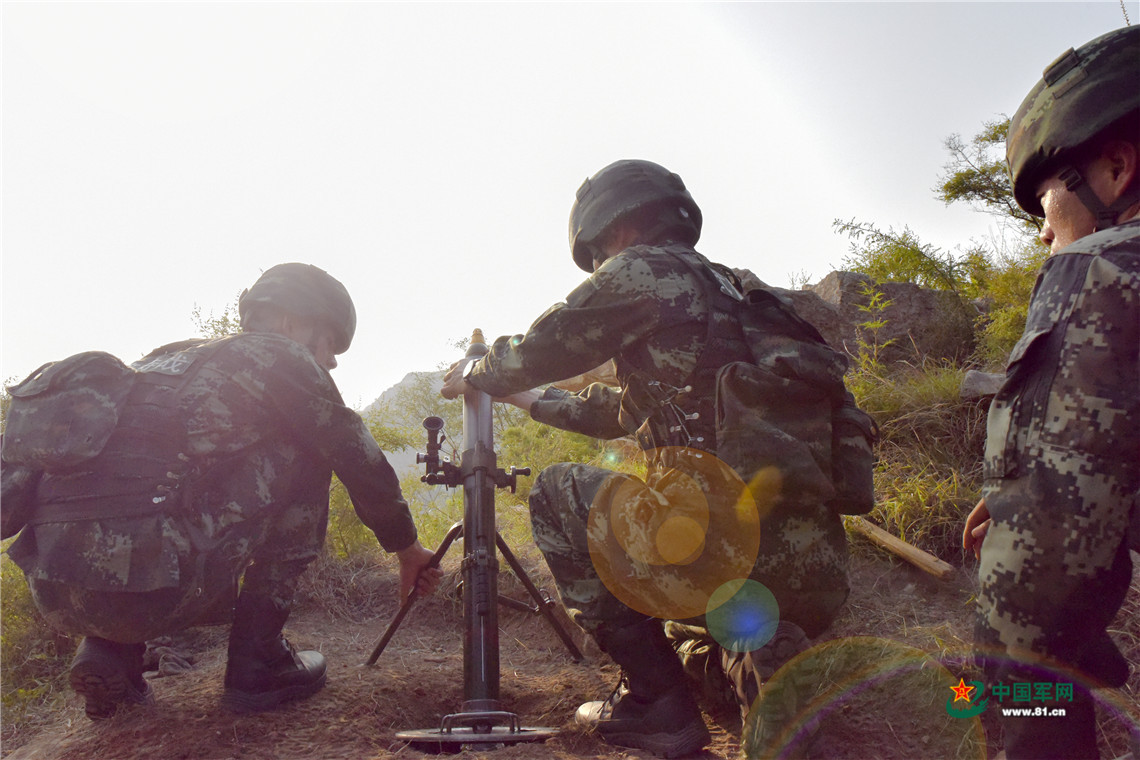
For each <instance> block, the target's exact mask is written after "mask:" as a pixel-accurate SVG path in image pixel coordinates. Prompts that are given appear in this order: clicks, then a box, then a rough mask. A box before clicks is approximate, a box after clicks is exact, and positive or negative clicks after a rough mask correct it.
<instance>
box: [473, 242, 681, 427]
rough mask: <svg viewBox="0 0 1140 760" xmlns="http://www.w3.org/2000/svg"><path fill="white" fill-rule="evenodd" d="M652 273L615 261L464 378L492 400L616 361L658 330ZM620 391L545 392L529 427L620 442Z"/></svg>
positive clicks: (640, 264) (635, 261)
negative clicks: (538, 424)
mask: <svg viewBox="0 0 1140 760" xmlns="http://www.w3.org/2000/svg"><path fill="white" fill-rule="evenodd" d="M659 284H660V283H659V281H658V273H657V272H655V271H653V269H652V267H651V264H650V262H648V261H646V260H645V258H642V257H638V256H631V255H628V254H622V256H619V257H617V258H614V259H610V260H609V261H607V262H606V263H605V264H604V265H603V266H602V267H601V268H599V269H598V271H597V272H595V273H594V274H593V275H592V276H591V277H590V278H589V279H588V280H586V281H585V282H584V283H582V284H581V285H580V286H578V287H577V288H576V289H575V290H574V291H573V292H571V293H570V295H568V296H567V297H566V301H565V302H564V303H560V304H556V305H555V306H553V307H551V308H550V309H548V310H547V311H546V313H545V314H543V315H542V316H541V317H539V318H538V319H537V320H536V321H535V322H534V324H532V325H531V326H530V329H529V330H527V332H526V334H525V335H516V336H513V337H507V336H504V337H501V338H499V339H497V340H496V341H495V342H494V344H493V345H492V346H491V350H490V351H489V352H488V354H487V356H485V357H483V359H481V360H480V361H479V362H478V363H477V364H476V365H475V367H474V369H472V371H471V373H470V374H469V375H468V376H467V381H468V382H469V383H470V384H471V385H473V386H475V387H476V388H478V389H479V390H481V391H484V392H485V393H488V394H490V395H492V396H505V395H508V394H510V393H517V392H519V391H524V390H529V389H531V388H536V387H539V386H541V385H545V384H546V383H551V382H554V381H556V380H565V379H566V378H570V377H574V376H575V375H579V374H582V373H584V372H587V371H588V370H591V369H593V368H594V367H597V366H598V365H600V364H603V363H604V362H607V361H609V360H610V359H612V358H613V357H615V356H617V355H618V354H620V353H621V352H622V351H624V350H626V349H627V348H629V347H630V346H632V345H633V344H635V343H637V342H639V341H641V340H642V339H643V338H644V337H645V336H646V335H648V334H649V333H651V332H652V331H653V330H655V329H657V328H658V326H659V325H660V323H661V317H662V307H661V303H660V298H659V288H658V285H659ZM619 405H620V391H618V390H617V389H610V388H608V387H607V386H600V385H594V386H590V387H588V388H587V389H585V390H584V391H582V392H581V393H577V394H568V393H561V392H558V393H555V392H552V391H547V393H546V395H545V396H544V397H543V399H542V400H541V401H539V402H537V403H536V404H535V408H534V409H533V410H532V412H531V415H532V416H533V417H534V419H536V420H538V421H540V422H545V423H547V424H550V425H554V426H556V427H559V428H564V429H566V430H572V431H574V432H580V433H584V434H586V435H591V436H594V437H600V438H616V437H619V436H621V435H625V434H626V433H627V432H628V431H626V430H624V429H623V428H622V427H621V426H620V425H619V424H618V422H617V414H618V408H619Z"/></svg>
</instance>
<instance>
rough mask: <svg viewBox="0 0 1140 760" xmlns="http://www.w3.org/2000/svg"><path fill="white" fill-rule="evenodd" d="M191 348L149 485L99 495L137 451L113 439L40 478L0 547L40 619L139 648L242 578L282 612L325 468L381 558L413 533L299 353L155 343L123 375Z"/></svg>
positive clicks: (372, 451)
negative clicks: (166, 445) (168, 453)
mask: <svg viewBox="0 0 1140 760" xmlns="http://www.w3.org/2000/svg"><path fill="white" fill-rule="evenodd" d="M206 352H209V353H210V355H209V357H208V358H207V359H205V360H204V361H203V362H202V363H201V364H200V366H195V367H194V369H193V370H191V372H192V377H191V378H190V379H189V381H188V382H187V383H186V384H185V386H184V387H183V388H182V389H181V391H180V396H179V399H178V407H179V411H180V413H181V415H182V419H183V423H184V424H185V438H184V439H183V440H181V441H179V442H178V443H179V444H181V445H180V446H179V449H180V450H179V451H178V452H177V454H176V456H175V457H174V458H173V460H172V461H171V462H170V463H169V465H170V467H171V471H170V472H169V473H167V475H168V478H167V479H166V481H165V482H164V483H160V484H159V487H158V488H156V489H154V490H152V491H146V492H130V491H129V490H127V489H123V490H120V491H118V492H116V491H115V488H116V487H117V483H118V482H119V481H120V480H122V479H123V478H124V477H126V476H129V475H130V472H129V471H130V469H131V467H132V461H133V462H136V463H137V462H138V461H142V459H143V457H142V456H141V454H142V453H143V452H136V454H135V455H134V456H135V457H136V458H135V459H133V460H132V458H131V452H130V451H129V448H130V447H129V446H127V445H125V444H124V445H121V446H117V445H116V442H115V436H114V435H113V436H112V439H111V441H110V442H109V443H108V448H107V450H106V451H104V453H103V454H101V455H100V456H99V457H96V458H95V459H93V460H91V461H90V462H89V463H88V464H87V465H85V466H84V468H83V469H82V470H81V471H79V472H76V473H70V474H68V475H55V474H45V475H44V477H43V479H42V481H41V483H40V487H39V499H38V502H37V504H36V506H35V510H34V512H35V514H34V516H33V519H32V521H31V524H29V525H28V526H26V527H25V528H24V530H23V531H22V532H21V534H20V535H19V537H18V538H17V540H16V542H15V543H14V544H13V545H12V547H11V548H10V550H9V554H10V556H11V557H12V559H13V560H14V561H15V562H16V563H17V564H18V565H19V566H20V568H21V569H22V570H23V571H24V573H25V575H26V577H27V579H28V583H29V586H30V587H31V589H32V592H33V596H34V598H35V599H36V601H37V604H38V605H39V606H40V608H41V611H42V612H43V613H44V615H45V617H46V618H47V619H48V620H49V622H52V623H53V624H55V625H57V626H58V627H60V628H62V629H64V630H67V631H69V632H73V633H83V634H85V635H94V636H99V637H101V638H108V639H111V640H115V641H141V640H143V639H144V638H151V637H153V636H156V635H161V634H162V633H170V632H171V631H173V630H177V629H178V628H179V627H183V626H185V625H188V624H191V623H192V622H193V621H194V620H195V619H196V618H199V617H200V616H201V615H203V614H205V613H207V612H208V611H209V610H210V609H212V608H213V607H214V606H215V605H216V604H218V603H219V599H222V600H223V601H222V603H223V604H224V600H225V599H226V598H230V597H232V594H233V591H234V589H235V587H236V582H237V579H238V577H239V576H240V575H241V574H242V573H243V571H244V587H245V588H246V589H247V590H250V591H255V592H258V593H263V594H266V595H269V596H271V597H272V598H274V599H275V600H277V601H279V602H280V603H283V604H288V603H289V602H291V600H292V596H293V590H294V587H295V584H296V581H297V578H298V576H299V575H300V574H301V572H303V570H304V568H305V567H306V566H307V565H308V563H309V562H311V561H312V560H313V559H315V558H316V557H317V556H318V555H319V553H320V551H321V548H322V545H323V541H324V536H325V530H326V526H327V518H328V488H329V482H330V478H331V473H332V471H333V470H335V471H336V472H337V474H338V476H339V477H340V478H341V480H342V482H343V483H344V484H345V486H346V488H347V489H348V491H349V493H350V495H351V496H352V498H353V504H354V506H355V508H356V511H357V514H358V515H359V517H360V519H361V520H362V521H363V522H364V523H365V524H366V525H367V526H368V527H369V528H371V529H372V530H373V531H374V532H375V533H376V535H377V538H378V540H379V541H380V543H381V544H382V545H383V546H384V548H385V549H387V550H388V551H395V550H399V549H402V548H404V547H405V546H408V545H409V544H411V543H412V542H413V541H414V540H415V538H416V531H415V526H414V525H413V523H412V519H411V515H410V512H409V510H408V506H407V503H406V502H405V501H404V499H403V497H402V494H401V492H400V487H399V482H398V480H397V478H396V475H395V472H394V471H393V470H392V467H391V465H390V464H389V463H388V462H387V460H386V459H385V457H384V455H383V453H382V452H381V451H380V449H379V447H378V446H377V444H376V442H375V440H374V439H373V438H372V436H371V435H370V434H369V432H368V430H367V428H366V427H365V425H364V422H363V421H362V420H361V418H360V416H359V415H357V414H356V413H355V412H354V411H352V410H351V409H349V408H348V407H346V406H345V405H344V403H343V401H342V400H341V397H340V393H339V391H337V389H336V386H335V384H334V383H333V381H332V378H331V377H330V376H329V374H328V372H327V371H325V370H324V369H323V368H321V367H320V366H319V365H318V364H317V363H316V361H315V360H314V358H313V356H312V354H311V353H310V352H309V350H308V349H307V348H305V347H304V346H302V345H301V344H299V343H296V342H294V341H291V340H289V339H287V338H284V337H281V336H278V335H272V334H266V333H243V334H241V335H237V336H231V337H229V338H223V339H220V340H219V341H186V342H183V343H179V344H171V345H170V346H166V347H163V348H160V349H158V350H156V351H155V352H153V353H152V354H151V355H149V356H147V357H145V358H144V359H141V360H140V361H139V362H136V364H135V365H134V366H135V368H136V369H137V370H139V371H140V372H142V373H144V374H149V373H157V374H162V373H172V374H177V373H179V372H180V371H185V370H186V368H187V367H189V366H191V365H193V363H194V359H195V358H196V357H197V356H200V355H202V354H204V353H206ZM130 405H131V402H130V401H129V400H128V402H127V407H128V408H127V410H125V412H124V413H125V414H129V412H130ZM123 434H124V435H127V434H128V433H123ZM138 466H140V467H142V466H143V465H138ZM148 482H150V481H148ZM89 484H96V486H95V487H93V488H88V487H87V486H88V485H89ZM101 492H111V493H119V494H120V495H119V496H118V497H116V498H115V499H113V500H112V501H113V502H114V503H108V502H106V501H105V500H103V499H102V497H101V495H100V493H101ZM125 501H129V503H124V502H125ZM84 508H89V512H87V513H86V514H85V515H84V517H83V519H77V514H79V513H81V510H82V509H84ZM251 563H252V564H251ZM247 567H248V569H247ZM128 609H129V610H132V611H133V612H132V614H130V615H128V614H125V611H126V610H128Z"/></svg>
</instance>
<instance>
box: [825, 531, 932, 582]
mask: <svg viewBox="0 0 1140 760" xmlns="http://www.w3.org/2000/svg"><path fill="white" fill-rule="evenodd" d="M847 524H848V525H850V526H851V527H852V528H854V529H855V530H856V531H857V532H858V533H860V534H862V535H864V536H866V537H867V538H868V539H870V541H871V543H873V544H876V545H877V546H881V547H882V548H884V549H886V550H887V551H889V552H891V553H892V554H895V555H897V556H899V557H902V558H903V559H905V560H906V561H907V562H909V563H911V564H912V565H914V566H915V567H917V568H919V569H920V570H925V571H926V572H928V573H930V574H931V575H933V576H934V577H935V578H939V579H942V580H945V579H946V578H949V577H950V576H951V575H953V574H954V566H953V565H951V564H949V563H948V562H943V561H942V560H940V559H938V557H935V556H934V555H933V554H931V553H929V552H925V551H923V550H922V549H919V548H918V547H917V546H914V545H912V544H908V543H907V542H906V541H903V540H902V539H901V538H898V537H897V536H892V535H891V534H890V533H887V532H886V531H885V530H883V529H882V528H880V527H879V526H878V525H875V524H874V523H870V522H867V521H866V520H864V519H863V518H862V517H857V516H856V517H848V518H847Z"/></svg>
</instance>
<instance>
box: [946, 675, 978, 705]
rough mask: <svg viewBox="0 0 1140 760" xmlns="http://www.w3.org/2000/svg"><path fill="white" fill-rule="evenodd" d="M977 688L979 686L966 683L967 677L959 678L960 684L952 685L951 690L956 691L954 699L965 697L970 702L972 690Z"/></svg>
mask: <svg viewBox="0 0 1140 760" xmlns="http://www.w3.org/2000/svg"><path fill="white" fill-rule="evenodd" d="M975 688H977V687H975V686H967V685H966V679H964V678H959V679H958V685H957V686H951V687H950V691H952V692H954V701H955V702H957V701H958V700H960V699H964V700H966V701H967V702H969V701H970V692H971V691H973V690H974V689H975Z"/></svg>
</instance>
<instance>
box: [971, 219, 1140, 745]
mask: <svg viewBox="0 0 1140 760" xmlns="http://www.w3.org/2000/svg"><path fill="white" fill-rule="evenodd" d="M1138 373H1140V220H1134V221H1131V222H1128V223H1126V224H1123V225H1120V226H1118V227H1113V228H1110V229H1107V230H1104V231H1102V232H1098V233H1095V234H1093V235H1090V236H1087V237H1085V238H1082V239H1081V240H1078V241H1077V242H1076V243H1074V244H1073V245H1070V246H1069V247H1068V248H1066V249H1064V250H1063V251H1062V252H1061V253H1059V254H1057V255H1055V256H1053V257H1051V258H1050V259H1049V260H1048V261H1046V262H1045V264H1044V266H1043V267H1042V270H1041V272H1040V274H1039V276H1038V279H1037V283H1036V285H1035V287H1034V291H1033V295H1032V299H1031V302H1030V307H1029V315H1028V319H1027V323H1026V328H1025V333H1024V334H1023V336H1022V338H1021V340H1020V341H1019V342H1018V343H1017V345H1016V346H1015V348H1014V350H1013V352H1012V354H1011V356H1010V362H1009V367H1008V369H1007V371H1006V379H1005V383H1004V385H1003V386H1002V389H1001V390H1000V391H999V393H998V394H997V396H996V398H995V399H994V402H993V405H992V406H991V409H990V414H989V424H988V439H987V443H986V457H985V477H986V481H985V485H984V496H985V499H986V504H987V507H988V508H989V512H990V515H991V517H992V519H993V523H992V525H991V526H990V528H989V531H988V533H987V534H986V538H985V542H984V544H983V546H982V550H981V565H980V568H979V575H980V578H981V591H980V593H979V596H978V621H977V631H976V636H977V642H978V646H979V656H980V658H981V659H982V661H983V663H984V664H985V665H986V667H987V671H988V675H989V677H990V678H992V679H1002V678H1005V680H1007V681H1008V680H1016V679H1018V678H1020V679H1022V680H1024V679H1025V678H1027V677H1029V676H1027V675H1026V673H1027V672H1028V673H1029V674H1030V675H1032V676H1033V677H1032V678H1031V680H1036V681H1040V680H1046V676H1047V675H1048V673H1049V672H1051V671H1049V670H1048V669H1049V668H1051V667H1061V668H1076V669H1077V670H1078V671H1079V672H1080V673H1083V674H1084V676H1083V677H1091V679H1092V682H1093V683H1095V684H1107V685H1116V686H1119V685H1121V684H1123V683H1124V681H1125V679H1126V677H1127V672H1128V666H1127V663H1126V662H1125V660H1124V659H1123V657H1122V656H1121V655H1120V653H1119V651H1118V650H1117V649H1116V647H1115V646H1114V645H1113V643H1112V641H1111V640H1110V639H1109V638H1108V634H1107V633H1106V632H1105V627H1106V626H1107V625H1108V624H1109V622H1110V621H1111V620H1112V618H1113V617H1114V616H1115V614H1116V612H1117V610H1118V609H1119V607H1120V604H1121V602H1122V600H1123V598H1124V595H1125V593H1126V591H1127V588H1128V583H1129V579H1130V577H1131V560H1130V558H1129V555H1128V526H1129V520H1130V517H1131V515H1132V513H1133V512H1134V511H1135V510H1136V509H1137V508H1138V507H1137V495H1138V492H1140V374H1138ZM1027 669H1028V671H1027ZM1042 669H1044V670H1042ZM1052 672H1055V671H1052ZM1056 678H1057V679H1059V680H1064V681H1071V680H1072V676H1071V675H1057V676H1056ZM1029 722H1031V723H1033V724H1034V726H1033V732H1034V733H1035V734H1036V736H1037V739H1038V740H1039V741H1043V742H1044V744H1042V745H1041V746H1048V743H1049V742H1050V741H1052V739H1051V738H1050V737H1049V736H1048V735H1047V734H1049V733H1051V732H1047V731H1045V729H1046V728H1048V727H1049V726H1052V725H1054V724H1056V725H1062V724H1070V723H1071V721H1069V720H1065V721H1029ZM1047 724H1048V725H1047ZM1067 731H1068V733H1070V734H1075V733H1076V731H1075V728H1074V727H1072V726H1069V728H1068V729H1067ZM1043 732H1044V733H1043ZM1007 733H1008V732H1007ZM1057 741H1058V742H1061V739H1059V738H1058V739H1057ZM1057 746H1064V744H1063V742H1062V743H1060V744H1058V745H1057ZM1093 752H1094V753H1095V746H1094V749H1093ZM1011 756H1013V755H1011ZM1050 756H1053V755H1050ZM1056 756H1063V753H1062V755H1056ZM1071 756H1073V757H1076V756H1077V755H1071ZM1082 756H1083V755H1082ZM1094 756H1095V755H1094Z"/></svg>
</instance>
